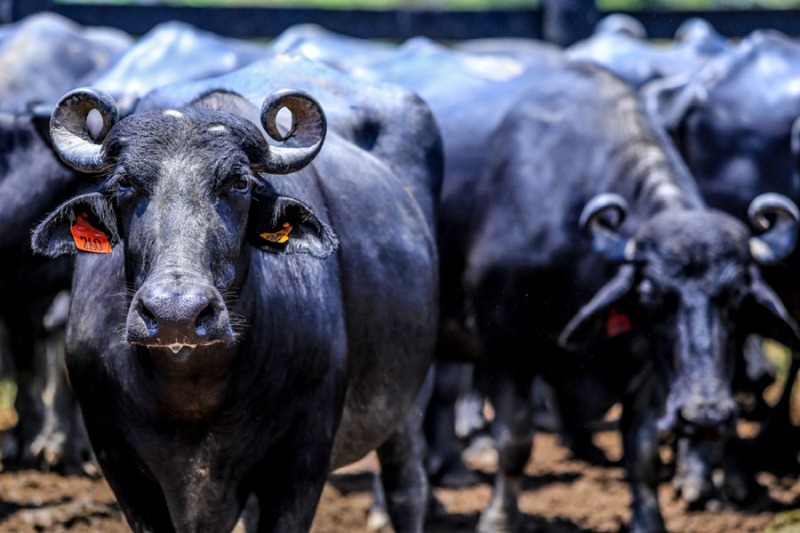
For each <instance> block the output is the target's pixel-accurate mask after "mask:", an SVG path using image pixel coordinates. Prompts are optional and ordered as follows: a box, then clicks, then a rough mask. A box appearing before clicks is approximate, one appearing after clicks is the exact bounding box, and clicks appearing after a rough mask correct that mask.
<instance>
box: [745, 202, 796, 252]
mask: <svg viewBox="0 0 800 533" xmlns="http://www.w3.org/2000/svg"><path fill="white" fill-rule="evenodd" d="M768 215H773V217H774V218H773V217H768ZM747 217H748V219H749V220H750V224H751V225H752V226H753V227H754V228H757V229H762V230H765V231H764V233H762V234H761V235H759V236H757V237H751V238H750V255H752V256H753V259H755V260H756V261H758V262H759V263H762V264H767V265H769V264H773V263H777V262H778V261H780V260H781V259H783V258H784V257H786V256H787V255H789V254H790V253H792V250H794V245H795V244H796V242H797V227H798V223H799V222H800V211H798V209H797V206H796V205H794V202H792V201H791V200H789V199H788V198H787V197H785V196H783V195H782V194H775V193H766V194H762V195H759V196H757V197H756V198H755V199H754V200H753V201H752V202H750V207H748V208H747Z"/></svg>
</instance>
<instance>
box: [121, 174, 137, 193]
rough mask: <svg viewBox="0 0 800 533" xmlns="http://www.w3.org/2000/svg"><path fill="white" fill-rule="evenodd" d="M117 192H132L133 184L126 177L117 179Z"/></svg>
mask: <svg viewBox="0 0 800 533" xmlns="http://www.w3.org/2000/svg"><path fill="white" fill-rule="evenodd" d="M117 190H118V191H119V192H128V191H131V190H133V183H131V180H130V179H129V178H128V176H125V175H122V176H120V177H118V178H117Z"/></svg>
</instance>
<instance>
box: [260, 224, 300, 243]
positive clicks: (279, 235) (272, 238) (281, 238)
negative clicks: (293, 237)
mask: <svg viewBox="0 0 800 533" xmlns="http://www.w3.org/2000/svg"><path fill="white" fill-rule="evenodd" d="M292 229H293V228H292V226H290V225H289V223H288V222H284V223H283V229H279V230H278V231H276V232H275V233H262V234H261V235H259V237H261V238H262V239H264V240H265V241H269V242H277V243H278V244H283V243H285V242H286V241H288V240H289V234H290V233H291V232H292Z"/></svg>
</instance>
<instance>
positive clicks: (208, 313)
mask: <svg viewBox="0 0 800 533" xmlns="http://www.w3.org/2000/svg"><path fill="white" fill-rule="evenodd" d="M217 319H218V313H217V307H216V306H215V305H214V304H213V303H209V304H208V305H207V306H205V308H203V309H202V310H201V311H200V313H199V314H198V315H197V319H195V321H194V329H195V332H196V333H197V334H198V335H199V336H200V337H205V336H206V334H207V333H208V332H209V331H210V330H211V329H213V327H214V325H215V324H216V322H217Z"/></svg>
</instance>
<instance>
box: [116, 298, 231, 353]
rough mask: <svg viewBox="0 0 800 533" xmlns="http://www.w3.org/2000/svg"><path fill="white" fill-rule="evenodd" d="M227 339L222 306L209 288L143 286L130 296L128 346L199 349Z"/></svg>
mask: <svg viewBox="0 0 800 533" xmlns="http://www.w3.org/2000/svg"><path fill="white" fill-rule="evenodd" d="M230 336H231V328H230V320H229V319H228V313H227V310H226V308H225V304H224V302H223V301H222V297H221V296H220V295H219V292H218V291H217V290H216V289H215V288H213V287H210V286H204V285H192V286H188V287H187V286H184V287H180V286H177V285H169V284H152V285H146V286H144V287H142V288H141V289H140V290H139V291H138V292H137V294H136V296H134V298H133V302H132V303H131V308H130V311H129V313H128V324H127V340H128V342H131V343H138V344H145V345H150V346H155V345H158V346H166V345H174V344H187V345H202V344H207V343H210V342H215V341H221V340H222V341H224V340H227V339H228V338H229V337H230Z"/></svg>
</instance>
